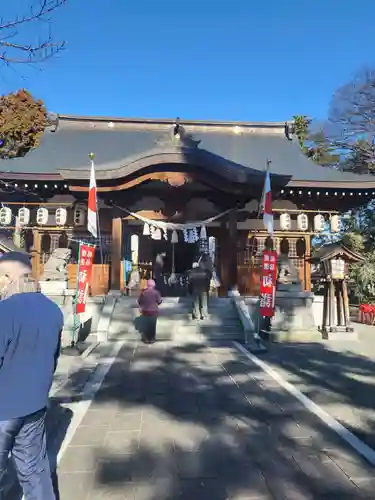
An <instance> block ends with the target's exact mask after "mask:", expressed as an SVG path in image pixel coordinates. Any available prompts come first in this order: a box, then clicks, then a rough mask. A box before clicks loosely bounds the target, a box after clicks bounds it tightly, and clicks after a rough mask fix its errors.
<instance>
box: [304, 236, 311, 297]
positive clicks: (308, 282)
mask: <svg viewBox="0 0 375 500" xmlns="http://www.w3.org/2000/svg"><path fill="white" fill-rule="evenodd" d="M305 247H306V250H305V290H306V291H307V292H310V291H311V263H310V261H309V259H310V257H311V236H310V235H309V234H308V235H306V236H305Z"/></svg>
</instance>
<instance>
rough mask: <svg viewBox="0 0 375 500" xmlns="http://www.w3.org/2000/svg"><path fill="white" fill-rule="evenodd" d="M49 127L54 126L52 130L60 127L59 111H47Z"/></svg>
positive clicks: (54, 130)
mask: <svg viewBox="0 0 375 500" xmlns="http://www.w3.org/2000/svg"><path fill="white" fill-rule="evenodd" d="M46 118H47V127H53V128H52V130H51V132H56V131H57V129H58V127H59V115H58V114H57V113H53V112H52V111H51V112H48V113H47V116H46Z"/></svg>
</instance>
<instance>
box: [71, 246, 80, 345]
mask: <svg viewBox="0 0 375 500" xmlns="http://www.w3.org/2000/svg"><path fill="white" fill-rule="evenodd" d="M81 244H82V242H81V241H80V242H79V244H78V258H77V278H76V293H75V296H74V300H73V329H72V340H71V344H70V345H71V347H74V346H75V344H76V330H77V325H78V324H79V322H78V314H77V304H78V290H79V281H78V280H79V272H80V267H81V258H80V257H81Z"/></svg>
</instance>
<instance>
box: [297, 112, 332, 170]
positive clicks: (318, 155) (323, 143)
mask: <svg viewBox="0 0 375 500" xmlns="http://www.w3.org/2000/svg"><path fill="white" fill-rule="evenodd" d="M293 119H294V130H295V134H296V136H297V137H298V141H299V145H300V147H301V149H302V151H303V152H304V153H305V155H306V156H308V157H309V158H311V159H312V160H313V161H314V162H315V163H317V164H318V165H322V166H331V165H336V164H337V163H338V161H339V159H340V155H338V154H336V152H335V148H333V147H332V146H331V145H330V144H329V142H328V141H327V139H326V137H325V134H324V131H323V129H322V128H318V129H316V130H310V128H311V123H312V120H311V119H310V118H308V117H307V116H306V115H296V116H294V117H293Z"/></svg>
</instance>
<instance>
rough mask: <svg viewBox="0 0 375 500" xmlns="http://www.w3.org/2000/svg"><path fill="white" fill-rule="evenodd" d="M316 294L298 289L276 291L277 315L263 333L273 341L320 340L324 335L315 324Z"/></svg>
mask: <svg viewBox="0 0 375 500" xmlns="http://www.w3.org/2000/svg"><path fill="white" fill-rule="evenodd" d="M313 300H314V294H312V293H310V292H302V291H298V290H296V289H291V290H288V291H287V290H278V291H277V292H276V308H275V315H274V317H273V318H272V320H271V323H270V324H269V325H268V327H267V325H265V327H264V328H262V330H263V335H264V336H267V337H268V338H269V340H271V341H273V342H318V341H321V339H322V335H321V333H320V332H319V331H318V329H317V327H316V326H315V321H314V316H313V311H312V303H313Z"/></svg>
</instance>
